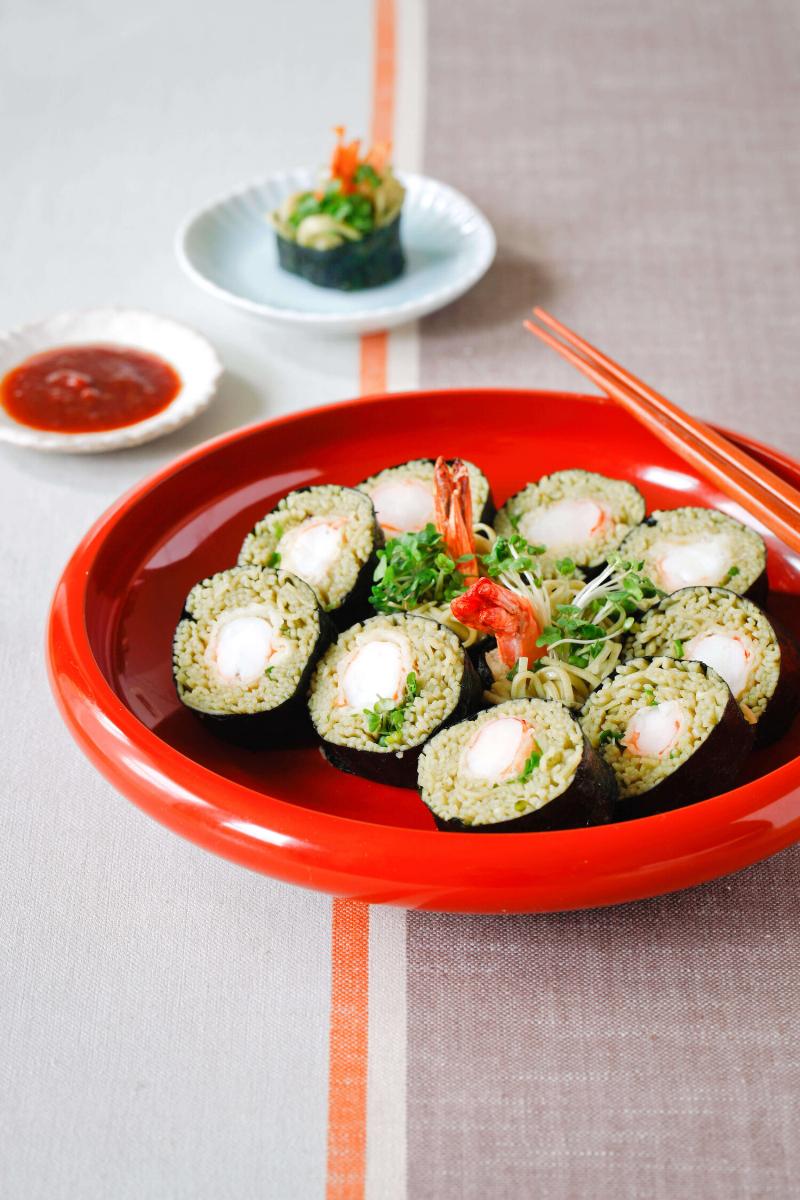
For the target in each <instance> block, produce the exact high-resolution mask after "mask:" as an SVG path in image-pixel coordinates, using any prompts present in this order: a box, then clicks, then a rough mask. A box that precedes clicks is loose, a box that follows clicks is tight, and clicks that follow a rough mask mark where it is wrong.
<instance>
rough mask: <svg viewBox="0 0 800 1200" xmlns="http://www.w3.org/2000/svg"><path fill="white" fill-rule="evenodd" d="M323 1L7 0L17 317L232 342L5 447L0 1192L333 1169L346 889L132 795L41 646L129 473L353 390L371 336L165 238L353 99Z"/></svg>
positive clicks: (320, 1190)
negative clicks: (132, 324)
mask: <svg viewBox="0 0 800 1200" xmlns="http://www.w3.org/2000/svg"><path fill="white" fill-rule="evenodd" d="M313 16H314V30H315V35H314V37H313V38H311V39H309V37H308V20H309V11H308V9H307V8H306V7H305V6H301V5H286V4H282V3H260V4H256V3H252V2H251V0H226V3H225V4H224V5H217V6H209V5H202V6H201V5H197V4H195V3H192V2H190V0H169V3H166V4H165V3H160V2H158V0H136V3H135V4H129V3H123V2H122V0H73V2H71V3H70V4H61V3H58V2H57V0H39V2H37V3H29V2H28V0H6V3H3V4H0V152H1V153H0V159H1V160H2V181H1V182H0V230H1V231H2V232H1V233H0V284H1V285H2V286H0V328H3V329H5V328H7V327H9V326H12V325H15V324H18V323H21V322H23V321H28V320H35V319H38V318H39V317H42V316H45V315H47V314H49V313H52V312H57V311H59V310H62V309H70V308H82V307H92V306H96V305H106V304H120V305H131V306H134V307H136V306H141V307H145V308H152V309H154V310H156V311H160V312H164V313H168V314H171V315H173V316H175V317H177V318H178V319H182V320H185V321H187V322H188V323H189V324H192V325H194V326H195V327H196V328H198V329H200V330H201V331H202V332H204V333H206V334H207V335H208V336H209V337H210V338H211V339H212V341H213V342H214V344H215V345H216V346H217V349H218V350H219V353H220V356H221V357H222V359H223V361H224V362H225V365H226V368H227V372H226V376H225V379H224V382H223V386H222V388H221V391H220V395H219V397H218V399H217V400H216V401H215V403H214V405H213V406H212V407H211V408H210V409H209V410H208V411H207V412H206V413H205V414H203V416H201V417H200V418H198V420H197V421H195V422H193V423H192V424H191V425H189V426H187V427H186V428H185V429H184V430H181V431H180V432H179V433H176V434H174V435H172V436H171V437H167V438H164V439H162V440H160V441H157V442H153V443H151V444H150V445H148V446H143V447H141V448H140V449H138V450H132V451H127V452H124V453H121V454H113V455H111V454H110V455H105V456H102V457H97V458H80V459H76V458H72V459H70V458H57V457H50V456H47V457H45V456H41V455H36V454H34V453H28V454H25V453H21V452H17V453H15V452H14V451H12V450H10V449H8V448H0V512H2V520H1V521H0V546H2V558H3V573H2V581H0V679H1V680H2V688H0V705H2V710H3V711H2V720H0V1024H1V1025H2V1039H1V1041H2V1047H1V1048H0V1196H1V1197H2V1200H263V1198H264V1197H270V1198H272V1200H307V1198H309V1197H321V1196H323V1195H324V1192H325V1167H326V1163H325V1157H326V1139H327V1077H328V1030H329V1020H328V1018H329V998H330V912H331V905H330V900H329V899H328V898H327V897H325V896H321V895H318V894H315V893H312V892H305V891H301V890H299V889H295V888H288V887H284V886H282V885H280V884H277V883H274V882H272V881H271V880H268V879H265V878H263V877H261V876H258V875H253V874H249V873H248V872H246V871H243V870H241V869H239V868H237V867H235V866H233V865H232V864H230V863H227V862H223V861H222V860H220V859H217V858H215V857H214V856H212V855H210V854H207V853H205V852H203V851H202V850H200V849H198V848H196V847H194V846H192V845H190V844H189V843H187V842H184V841H182V840H181V839H180V838H177V837H176V836H175V835H174V834H172V833H170V832H168V831H167V830H166V829H163V828H162V827H161V826H159V825H156V824H155V823H154V822H152V821H151V820H149V819H148V818H147V817H145V816H144V814H142V813H140V812H139V811H138V810H137V809H135V808H133V807H132V806H131V805H130V804H128V803H127V801H125V800H124V799H122V798H121V797H120V796H119V795H117V794H116V792H115V791H114V789H113V788H111V787H110V786H109V785H108V784H106V782H105V781H104V780H103V779H101V778H100V776H99V775H97V773H96V772H95V771H94V770H93V768H92V767H91V766H90V765H89V763H88V762H87V761H86V759H85V758H84V757H83V756H82V755H81V754H80V752H79V751H78V750H77V748H76V746H75V745H74V743H73V742H72V739H71V738H70V736H69V734H68V733H67V731H66V729H65V727H64V726H63V724H62V722H61V720H60V719H59V717H58V715H57V713H56V711H55V708H54V706H53V704H52V700H51V697H50V694H49V689H48V686H47V681H46V678H45V674H44V660H43V644H44V626H45V620H46V616H47V608H48V604H49V600H50V595H51V593H52V590H53V588H54V586H55V583H56V580H57V578H58V575H59V573H60V571H61V568H62V566H63V564H64V563H65V561H66V559H67V556H68V555H69V554H70V553H71V551H72V549H73V547H74V546H75V544H76V543H77V541H78V540H79V538H81V537H82V536H83V534H84V533H85V531H86V529H87V528H88V527H89V525H90V524H91V523H92V521H94V519H95V518H96V517H97V516H98V515H99V514H100V513H101V512H102V511H103V509H104V508H106V506H107V505H108V504H110V503H111V502H112V500H115V499H116V498H117V496H118V495H119V494H120V493H121V492H123V491H124V490H125V489H126V488H128V487H130V486H131V485H132V484H133V483H134V482H136V481H137V480H139V479H142V478H144V477H145V476H146V475H148V474H149V473H150V472H151V471H153V470H155V469H156V468H158V467H161V466H164V465H166V464H167V463H168V462H170V461H171V460H172V459H173V458H175V457H176V456H177V455H178V454H180V453H181V452H182V451H184V450H187V449H189V448H190V447H191V446H193V445H196V444H198V443H200V442H202V441H204V440H205V439H207V438H210V437H212V436H214V435H215V434H217V433H221V432H222V431H223V430H225V429H229V428H234V427H235V426H237V425H241V424H244V423H245V422H248V421H255V420H257V419H259V418H261V417H264V418H266V417H268V416H272V415H275V414H276V413H278V412H281V411H289V410H291V409H293V408H300V407H303V406H306V407H307V406H308V405H309V404H312V403H325V402H326V401H329V400H334V399H336V398H338V397H340V396H347V395H353V394H354V393H356V392H357V390H358V346H357V344H356V343H355V342H354V341H342V342H332V343H328V344H326V345H321V344H320V345H317V344H316V343H309V342H308V340H305V341H303V342H302V343H301V346H300V348H299V349H298V347H297V346H293V345H292V341H291V339H287V338H285V337H274V336H272V335H271V334H270V333H269V332H268V331H267V330H265V329H264V328H263V327H262V326H260V325H259V324H258V323H256V322H248V321H247V320H244V319H242V318H241V316H239V315H238V314H236V313H229V312H228V311H227V310H226V309H225V308H224V306H222V305H221V304H217V303H215V302H213V301H211V300H210V299H209V298H208V297H206V296H204V295H202V294H201V293H200V292H199V291H198V290H197V289H196V288H194V287H193V286H192V285H191V284H190V283H189V282H188V281H187V280H185V279H184V278H183V277H182V275H181V274H180V272H179V270H178V268H177V265H176V263H175V261H174V257H173V251H172V237H173V234H174V231H175V229H176V227H177V225H178V222H179V221H180V220H181V219H182V217H183V216H184V214H185V213H186V212H187V211H188V210H189V209H190V208H194V207H196V206H198V205H199V204H202V203H203V202H204V201H205V200H206V199H210V198H212V197H214V196H218V195H221V194H222V193H224V192H225V191H226V190H228V189H230V188H232V187H234V186H235V185H236V184H237V183H238V182H239V181H244V180H247V179H249V178H253V177H255V176H258V175H260V174H262V173H265V172H266V171H268V170H270V169H273V168H276V167H277V166H279V165H281V164H286V163H289V164H295V163H302V162H315V161H317V159H318V157H319V155H320V153H321V151H320V139H321V138H322V139H323V142H326V140H327V139H326V134H325V132H324V129H325V127H326V123H327V122H328V121H329V120H331V121H332V120H333V117H332V116H331V115H330V114H331V112H335V115H336V116H337V117H338V118H339V119H341V120H342V121H346V122H347V124H348V125H350V126H351V127H353V128H359V127H363V126H364V125H365V123H366V120H367V114H368V113H369V105H370V89H371V55H372V43H371V38H372V29H371V18H372V12H371V5H370V0H346V2H345V3H342V4H339V5H337V6H336V7H335V8H334V6H330V5H326V4H321V3H316V2H314V3H313ZM289 48H292V52H291V53H289ZM300 59H302V63H303V66H302V70H300V71H298V65H297V64H298V61H300ZM343 61H346V62H347V63H348V64H349V65H348V70H347V72H344V73H343V72H342V71H341V69H340V64H341V63H342V62H343ZM312 79H313V80H314V81H315V87H310V86H309V80H312ZM317 88H318V89H319V91H317V90H316V89H317ZM320 94H324V95H325V96H326V97H327V99H326V102H325V105H324V109H325V111H324V112H322V113H321V109H320V100H319V97H320ZM328 104H330V109H329V108H328ZM276 114H278V116H277V117H276ZM320 122H322V126H323V128H322V130H321V127H320Z"/></svg>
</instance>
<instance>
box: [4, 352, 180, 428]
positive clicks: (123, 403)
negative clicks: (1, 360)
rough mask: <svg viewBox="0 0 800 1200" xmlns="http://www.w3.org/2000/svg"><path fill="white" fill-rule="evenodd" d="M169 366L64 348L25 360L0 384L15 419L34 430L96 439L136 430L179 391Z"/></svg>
mask: <svg viewBox="0 0 800 1200" xmlns="http://www.w3.org/2000/svg"><path fill="white" fill-rule="evenodd" d="M180 387H181V378H180V375H178V373H177V371H174V370H173V369H172V367H171V366H170V365H169V363H166V362H164V361H163V359H160V358H156V356H155V355H154V354H147V353H146V352H145V351H143V350H133V349H131V347H129V346H60V347H58V348H57V349H55V350H47V351H45V352H44V353H43V354H34V355H33V356H32V357H31V358H26V359H25V361H24V362H22V363H20V364H19V366H17V367H14V369H13V371H9V372H8V374H7V375H6V376H4V378H3V379H2V380H0V402H1V403H2V405H3V408H4V409H5V410H6V412H7V413H8V415H9V416H10V417H13V419H14V420H15V421H19V422H20V423H21V424H22V425H30V426H32V427H33V428H34V429H51V430H56V431H57V432H58V433H95V432H97V431H99V430H102V429H120V428H122V427H123V426H125V425H135V424H137V423H138V422H139V421H144V420H145V418H146V417H152V416H154V414H155V413H159V412H161V411H162V409H165V408H166V407H167V405H168V404H169V403H170V401H171V400H174V399H175V397H176V396H177V394H178V392H179V391H180Z"/></svg>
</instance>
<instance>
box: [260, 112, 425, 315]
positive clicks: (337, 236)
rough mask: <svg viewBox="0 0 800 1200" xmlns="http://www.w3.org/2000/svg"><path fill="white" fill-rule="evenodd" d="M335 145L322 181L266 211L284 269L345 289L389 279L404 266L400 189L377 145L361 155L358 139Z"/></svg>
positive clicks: (340, 130) (339, 132)
mask: <svg viewBox="0 0 800 1200" xmlns="http://www.w3.org/2000/svg"><path fill="white" fill-rule="evenodd" d="M336 134H337V144H336V146H335V148H334V151H333V156H332V158H331V164H330V171H329V173H328V176H327V178H325V179H323V180H321V181H320V185H319V187H317V188H315V189H314V190H311V191H305V192H295V193H294V194H293V195H291V196H287V197H286V199H285V200H284V201H283V202H282V203H281V204H280V206H279V207H278V208H277V209H276V210H275V211H274V212H272V213H270V214H269V221H270V222H271V224H272V226H273V228H274V229H275V234H276V237H277V244H278V262H279V263H280V265H281V267H282V268H283V270H284V271H289V272H290V274H292V275H300V276H302V278H303V279H307V280H308V281H309V283H314V284H316V285H317V286H318V287H325V288H336V289H338V290H339V291H346V292H353V291H358V290H360V289H362V288H370V287H377V286H378V285H379V284H382V283H388V282H389V281H390V280H392V279H396V278H397V277H398V276H399V275H401V274H402V273H403V270H404V269H405V254H404V253H403V247H402V244H401V241H400V215H401V210H402V207H403V199H404V197H405V188H404V187H403V185H402V184H401V183H400V182H399V180H398V179H397V178H396V176H395V175H394V174H393V172H392V168H391V166H390V165H389V163H388V162H387V149H388V147H385V146H375V147H373V149H372V150H370V151H369V153H368V154H366V155H364V156H362V155H361V152H360V145H361V144H360V142H359V141H352V142H349V143H345V141H344V129H343V128H341V126H339V127H337V129H336Z"/></svg>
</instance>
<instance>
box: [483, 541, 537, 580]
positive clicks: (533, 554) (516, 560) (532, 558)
mask: <svg viewBox="0 0 800 1200" xmlns="http://www.w3.org/2000/svg"><path fill="white" fill-rule="evenodd" d="M540 554H544V546H532V545H531V544H530V542H526V540H525V538H524V537H523V536H522V534H520V533H513V534H512V535H511V537H499V538H497V540H496V541H495V543H494V545H493V546H492V548H491V550H490V551H489V553H488V554H482V555H481V564H482V566H483V569H484V571H485V572H486V574H487V575H488V576H489V578H490V579H497V578H498V577H499V576H501V575H504V574H507V573H512V574H517V575H519V574H521V573H522V572H523V571H525V572H529V573H531V574H532V575H533V578H534V579H535V580H536V583H537V586H540V585H541V580H540V579H539V576H538V575H537V573H536V565H537V564H536V559H537V558H538V556H539V555H540Z"/></svg>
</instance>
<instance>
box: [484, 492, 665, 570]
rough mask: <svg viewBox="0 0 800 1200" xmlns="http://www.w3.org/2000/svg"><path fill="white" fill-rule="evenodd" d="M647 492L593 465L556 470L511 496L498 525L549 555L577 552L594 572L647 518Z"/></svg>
mask: <svg viewBox="0 0 800 1200" xmlns="http://www.w3.org/2000/svg"><path fill="white" fill-rule="evenodd" d="M644 514H645V503H644V497H643V496H642V494H641V492H639V491H637V489H636V488H635V487H634V486H633V484H632V483H627V482H626V481H625V480H623V479H610V478H608V476H606V475H597V474H595V472H593V471H581V470H569V471H554V472H553V473H552V475H544V476H543V477H542V478H541V479H540V480H539V482H538V483H529V484H528V485H527V487H524V488H523V489H522V491H520V492H517V493H516V495H514V496H512V497H511V498H510V500H507V501H506V503H505V504H504V505H503V507H502V508H501V509H500V511H499V512H498V514H497V519H496V520H495V523H494V527H495V529H496V531H497V532H498V533H499V534H500V535H501V536H503V537H510V536H511V535H512V534H513V533H520V534H522V536H523V537H524V538H525V540H526V541H528V542H530V543H531V545H534V546H544V547H545V549H546V551H547V556H548V559H564V558H571V559H572V561H573V562H574V563H575V564H576V565H577V566H579V567H581V568H582V569H584V570H585V571H586V572H587V573H589V574H592V573H593V572H594V571H596V570H597V569H598V568H599V567H601V566H602V565H603V563H604V562H605V561H606V559H607V558H608V556H609V554H611V553H612V551H614V550H616V549H617V548H618V546H619V545H620V543H621V542H622V540H623V538H625V537H626V536H627V534H628V533H630V531H631V529H633V528H634V527H635V526H636V525H638V524H639V522H640V521H641V520H642V519H643V518H644Z"/></svg>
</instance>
